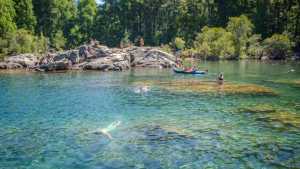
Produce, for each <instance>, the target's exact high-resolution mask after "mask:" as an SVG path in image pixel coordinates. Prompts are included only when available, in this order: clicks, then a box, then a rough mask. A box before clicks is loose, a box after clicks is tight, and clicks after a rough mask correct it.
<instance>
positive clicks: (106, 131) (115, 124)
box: [92, 121, 121, 140]
mask: <svg viewBox="0 0 300 169" xmlns="http://www.w3.org/2000/svg"><path fill="white" fill-rule="evenodd" d="M120 124H121V121H115V122H112V123H111V124H110V125H108V126H107V127H105V128H99V129H97V130H96V131H94V132H92V133H93V134H101V135H104V136H106V137H107V138H109V139H110V140H112V139H113V138H112V136H111V134H110V133H109V132H110V131H112V130H114V129H115V128H116V127H118V126H119V125H120Z"/></svg>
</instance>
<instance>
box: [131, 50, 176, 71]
mask: <svg viewBox="0 0 300 169" xmlns="http://www.w3.org/2000/svg"><path fill="white" fill-rule="evenodd" d="M128 52H129V53H130V56H131V59H130V60H131V66H133V67H160V68H168V67H172V66H174V65H175V62H174V61H175V56H173V55H171V54H168V53H166V52H163V51H161V50H159V49H158V48H151V47H148V48H146V47H135V48H132V49H129V50H128Z"/></svg>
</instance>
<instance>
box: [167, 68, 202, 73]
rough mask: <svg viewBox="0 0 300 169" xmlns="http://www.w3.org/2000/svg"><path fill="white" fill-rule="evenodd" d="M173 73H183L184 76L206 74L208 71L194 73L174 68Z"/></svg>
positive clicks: (195, 71) (194, 71)
mask: <svg viewBox="0 0 300 169" xmlns="http://www.w3.org/2000/svg"><path fill="white" fill-rule="evenodd" d="M173 71H174V72H175V73H182V74H206V73H207V71H201V70H193V71H189V72H187V71H185V70H182V69H178V68H173Z"/></svg>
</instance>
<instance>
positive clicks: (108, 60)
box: [82, 52, 130, 71]
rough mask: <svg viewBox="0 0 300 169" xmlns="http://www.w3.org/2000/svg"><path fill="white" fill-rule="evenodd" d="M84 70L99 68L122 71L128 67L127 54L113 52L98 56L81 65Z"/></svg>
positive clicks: (101, 69)
mask: <svg viewBox="0 0 300 169" xmlns="http://www.w3.org/2000/svg"><path fill="white" fill-rule="evenodd" d="M82 68H83V69H85V70H100V71H109V70H113V71H123V70H127V69H129V68H130V61H129V55H128V54H127V53H123V52H118V53H113V54H111V55H109V56H107V57H100V58H97V59H93V60H90V61H89V62H87V63H86V64H83V65H82Z"/></svg>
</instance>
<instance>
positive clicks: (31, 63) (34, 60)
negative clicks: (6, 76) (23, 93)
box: [4, 54, 39, 68]
mask: <svg viewBox="0 0 300 169" xmlns="http://www.w3.org/2000/svg"><path fill="white" fill-rule="evenodd" d="M4 62H6V63H10V64H9V65H10V66H12V65H14V66H12V67H15V66H17V65H18V64H19V65H22V67H24V68H32V67H35V66H36V65H37V64H38V62H39V61H38V57H37V56H35V55H33V54H20V55H15V56H10V57H7V58H5V60H4ZM17 67H18V68H19V66H17Z"/></svg>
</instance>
